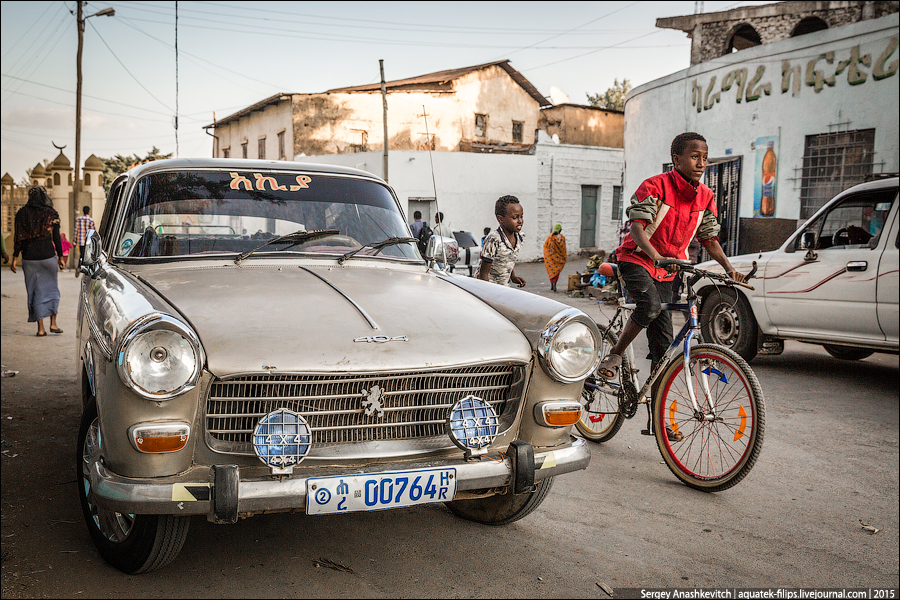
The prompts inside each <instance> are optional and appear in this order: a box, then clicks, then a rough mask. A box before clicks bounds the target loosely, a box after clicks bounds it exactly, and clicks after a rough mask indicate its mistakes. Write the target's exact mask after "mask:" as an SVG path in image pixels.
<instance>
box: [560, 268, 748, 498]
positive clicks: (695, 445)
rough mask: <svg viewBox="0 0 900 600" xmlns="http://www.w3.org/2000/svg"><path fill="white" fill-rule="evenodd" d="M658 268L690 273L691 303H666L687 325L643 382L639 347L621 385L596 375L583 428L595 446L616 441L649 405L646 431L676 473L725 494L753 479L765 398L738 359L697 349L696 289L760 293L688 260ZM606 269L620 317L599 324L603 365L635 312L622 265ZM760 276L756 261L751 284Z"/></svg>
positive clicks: (713, 348) (626, 360) (625, 364)
mask: <svg viewBox="0 0 900 600" xmlns="http://www.w3.org/2000/svg"><path fill="white" fill-rule="evenodd" d="M657 265H658V266H660V267H665V268H671V269H675V270H681V271H684V272H685V274H688V273H689V274H690V276H689V277H687V278H686V280H685V282H684V289H685V290H686V292H687V302H686V303H668V304H663V310H678V311H686V312H687V319H686V322H685V324H684V326H683V327H682V328H681V330H680V331H679V332H678V334H677V335H676V336H675V339H674V341H673V342H672V345H671V346H669V348H668V350H666V353H665V354H664V355H663V358H662V360H660V361H659V363H658V364H657V365H656V368H655V369H653V370H652V372H651V373H650V376H649V377H648V378H647V379H646V381H644V383H643V384H641V383H640V381H639V379H638V369H637V368H635V360H634V350H633V344H632V345H629V347H628V348H627V350H626V351H625V353H624V355H623V356H622V364H621V366H620V367H619V372H618V374H617V376H616V377H615V378H614V379H611V380H607V379H605V378H603V377H602V376H600V375H599V373H597V372H596V371H595V372H594V373H593V374H592V375H591V376H590V377H588V378H587V380H585V384H584V388H583V390H582V401H583V403H584V405H585V406H584V408H583V410H582V416H581V419H580V420H579V421H578V423H576V427H577V429H578V431H579V433H581V435H582V436H583V437H584V438H585V439H587V440H589V441H592V442H597V443H602V442H606V441H609V440H610V439H612V437H613V436H615V435H616V433H618V432H619V430H620V429H621V428H622V425H623V424H624V422H625V420H626V419H631V418H633V417H634V416H635V415H636V414H637V411H638V406H639V405H641V404H644V405H646V406H647V412H648V416H647V429H645V430H643V431H642V432H641V433H642V434H644V435H652V436H654V437H655V438H656V443H657V446H658V447H659V451H660V454H662V457H663V460H664V461H665V463H666V465H667V466H668V467H669V469H670V470H671V471H672V473H674V474H675V476H676V477H677V478H678V479H680V480H681V481H682V482H683V483H685V484H686V485H688V486H690V487H692V488H695V489H698V490H702V491H706V492H719V491H722V490H726V489H728V488H730V487H732V486H734V485H736V484H737V483H738V482H740V481H741V480H742V479H743V478H744V477H746V476H747V473H749V472H750V470H751V469H752V468H753V465H754V464H755V463H756V460H757V459H758V458H759V454H760V452H761V451H762V444H763V437H764V434H765V423H766V414H765V400H764V398H763V392H762V388H761V386H760V385H759V381H758V380H757V378H756V375H755V374H754V372H753V370H752V369H751V368H750V366H749V365H748V364H747V363H746V361H744V359H743V358H741V357H740V356H739V355H738V354H736V353H735V352H733V351H732V350H730V349H728V348H725V347H722V346H718V345H715V344H704V343H702V340H701V343H698V344H692V341H694V338H695V337H697V338H699V335H700V325H699V322H698V316H697V312H698V309H697V295H696V294H695V292H694V290H693V286H694V285H695V284H696V283H697V282H698V281H699V280H700V279H702V278H704V277H705V278H709V279H712V280H714V281H717V282H721V283H722V284H724V285H727V286H735V285H738V286H742V287H746V288H749V289H754V288H753V286H751V285H748V284H746V283H739V282H737V281H734V280H733V279H731V278H730V277H728V276H727V275H722V274H719V273H712V272H710V271H705V270H703V269H698V268H697V267H695V266H693V265H692V264H691V263H690V262H689V261H684V260H663V261H659V262H658V263H657ZM604 271H605V272H606V273H608V274H610V275H613V276H614V277H615V278H616V280H617V281H618V283H619V286H618V287H619V293H618V299H617V304H618V306H617V309H616V313H615V315H614V316H613V318H612V319H610V321H609V323H608V324H606V325H605V326H604V325H601V324H599V323H598V327H599V328H600V331H601V334H602V336H603V337H602V343H601V350H600V358H601V359H602V358H603V357H605V356H606V354H608V353H609V350H610V349H611V348H612V347H613V345H614V344H615V343H616V340H617V339H618V335H619V333H620V332H621V331H622V328H623V327H624V326H625V323H626V321H627V319H628V316H629V315H630V314H631V312H632V311H633V310H634V308H635V305H634V304H630V303H627V302H626V300H625V298H624V296H623V293H622V290H623V289H624V286H623V285H622V280H621V277H620V276H619V272H618V268H617V266H616V265H611V264H609V263H607V264H604V265H603V266H602V270H601V273H602V272H604ZM610 271H611V272H610ZM755 272H756V263H754V264H753V269H752V270H751V272H750V273H749V274H748V275H747V277H746V279H750V277H752V276H753V275H754V274H755ZM746 279H745V280H746ZM657 382H659V384H658V385H656V386H654V384H655V383H657ZM651 390H653V392H651ZM698 391H699V395H698ZM651 394H652V396H653V397H652V398H650V397H649V396H650V395H651Z"/></svg>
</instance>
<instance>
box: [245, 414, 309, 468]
mask: <svg viewBox="0 0 900 600" xmlns="http://www.w3.org/2000/svg"><path fill="white" fill-rule="evenodd" d="M311 445H312V430H311V429H310V428H309V423H307V422H306V419H305V418H303V415H301V414H300V413H296V412H294V411H292V410H288V409H286V408H282V409H279V410H276V411H273V412H270V413H269V414H267V415H266V416H265V417H263V418H262V420H260V422H259V423H258V424H257V425H256V429H255V430H254V431H253V450H254V452H256V455H257V456H258V457H259V458H260V460H262V461H263V462H264V463H266V464H267V465H268V466H269V467H271V468H272V472H274V473H290V472H291V469H293V468H294V466H296V465H298V464H300V461H302V460H303V459H304V458H306V455H307V454H309V449H310V446H311Z"/></svg>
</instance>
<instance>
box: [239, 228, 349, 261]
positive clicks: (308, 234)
mask: <svg viewBox="0 0 900 600" xmlns="http://www.w3.org/2000/svg"><path fill="white" fill-rule="evenodd" d="M340 233H341V232H340V231H338V230H337V229H316V230H313V231H305V230H303V229H300V230H299V231H295V232H294V233H288V234H285V235H280V236H278V237H275V238H272V239H271V240H269V241H268V242H266V243H265V244H262V245H261V246H257V247H256V248H254V249H252V250H247V251H246V252H243V253H241V254H238V256H237V258H235V259H234V264H236V265H240V264H241V261H242V260H244V259H245V258H247V257H248V256H250V255H251V254H253V253H254V252H256V251H257V250H260V249H262V248H265V247H266V246H269V245H271V244H283V243H285V242H292V244H291V245H293V246H296V245H297V244H302V243H303V242H308V241H310V240H317V239H319V238H323V237H329V236H332V235H340Z"/></svg>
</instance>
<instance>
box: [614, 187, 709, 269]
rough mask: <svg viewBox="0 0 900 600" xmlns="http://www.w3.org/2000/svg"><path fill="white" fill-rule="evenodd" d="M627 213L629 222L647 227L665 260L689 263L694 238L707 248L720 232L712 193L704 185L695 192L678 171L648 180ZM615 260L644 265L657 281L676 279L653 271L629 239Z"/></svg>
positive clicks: (645, 228) (652, 240)
mask: <svg viewBox="0 0 900 600" xmlns="http://www.w3.org/2000/svg"><path fill="white" fill-rule="evenodd" d="M626 212H627V214H628V217H629V218H630V219H632V220H633V221H637V222H638V223H641V224H643V225H644V231H646V233H647V235H648V237H649V238H650V243H651V244H652V245H653V247H654V248H656V251H657V252H659V253H660V254H661V255H663V256H671V257H675V258H682V259H688V258H689V257H688V252H687V248H688V246H689V245H690V243H691V240H692V239H694V236H695V235H696V236H697V238H698V240H699V241H700V243H701V244H703V245H704V246H705V245H707V244H709V243H710V242H712V241H713V240H715V239H717V237H716V235H717V234H718V232H719V223H718V220H717V217H718V211H717V210H716V199H715V196H714V195H713V192H712V190H711V189H709V188H708V187H706V186H705V185H704V184H702V183H700V184H698V185H697V187H696V188H695V187H694V186H693V185H691V184H690V183H689V182H688V181H687V180H686V179H685V178H684V177H683V176H681V175H680V174H679V173H677V172H676V171H675V170H672V171H669V172H668V173H663V174H662V175H656V176H654V177H651V178H650V179H647V180H645V181H644V182H643V183H642V184H641V185H640V187H638V189H637V191H636V192H635V193H634V195H633V196H632V197H631V206H630V207H628V209H627V211H626ZM701 226H702V227H701ZM616 259H617V260H618V261H620V262H621V261H624V262H631V263H635V264H639V265H641V266H642V267H644V268H645V269H647V271H648V272H649V273H650V275H651V276H652V277H653V278H654V279H656V280H658V281H667V280H671V279H673V278H674V277H675V274H674V273H670V272H669V271H666V270H665V269H657V268H656V267H654V266H653V262H652V261H651V260H650V257H648V256H647V255H646V254H645V253H644V251H643V250H641V249H640V248H638V246H637V244H636V243H635V241H634V239H632V237H631V236H630V235H627V236H625V241H624V242H622V245H621V246H619V248H618V249H617V250H616Z"/></svg>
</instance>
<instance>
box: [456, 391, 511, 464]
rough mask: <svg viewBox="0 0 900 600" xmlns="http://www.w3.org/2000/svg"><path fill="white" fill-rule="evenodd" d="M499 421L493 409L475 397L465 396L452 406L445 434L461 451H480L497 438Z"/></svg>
mask: <svg viewBox="0 0 900 600" xmlns="http://www.w3.org/2000/svg"><path fill="white" fill-rule="evenodd" d="M498 423H499V419H498V418H497V413H496V412H495V411H494V408H493V407H492V406H491V405H490V404H488V403H487V402H485V401H484V400H482V399H481V398H478V397H476V396H471V395H470V396H466V397H465V398H463V399H462V400H460V401H459V402H457V403H456V404H454V405H453V408H451V409H450V417H449V419H448V420H447V434H448V435H449V436H450V439H451V440H452V441H453V443H454V444H456V445H457V447H459V448H460V449H462V450H466V451H481V450H484V449H485V448H487V447H488V446H489V445H490V444H491V443H492V442H493V441H494V438H496V437H497V425H498Z"/></svg>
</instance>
